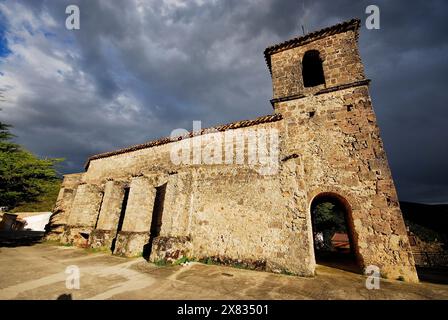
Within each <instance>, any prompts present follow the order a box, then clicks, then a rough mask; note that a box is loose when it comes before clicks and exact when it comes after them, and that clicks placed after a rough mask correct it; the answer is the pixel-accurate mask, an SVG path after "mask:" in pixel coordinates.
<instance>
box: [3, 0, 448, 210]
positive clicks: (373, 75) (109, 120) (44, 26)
mask: <svg viewBox="0 0 448 320" xmlns="http://www.w3.org/2000/svg"><path fill="white" fill-rule="evenodd" d="M69 4H77V5H78V6H79V8H80V11H81V25H80V27H81V28H80V30H67V29H66V28H65V20H66V18H67V14H66V13H65V9H66V7H67V5H69ZM369 4H376V5H378V6H379V8H380V10H381V25H380V26H381V29H380V30H367V29H366V27H365V25H364V21H365V19H366V17H367V15H366V14H365V8H366V6H367V5H369ZM447 14H448V2H446V1H443V0H440V1H412V2H411V1H353V0H339V1H336V0H333V1H310V0H305V1H303V0H295V1H292V0H291V1H280V0H277V1H274V0H260V1H255V0H248V1H243V0H230V1H217V0H213V1H206V0H196V1H183V0H165V1H161V0H160V1H155V0H154V1H151V0H149V1H143V0H142V1H140V0H133V1H126V2H125V1H119V0H116V1H111V0H107V1H106V0H105V1H100V0H88V1H75V0H70V1H59V0H58V1H56V0H53V1H38V0H29V1H24V0H22V1H17V0H13V1H9V0H6V1H0V108H1V109H2V111H0V119H1V121H3V122H7V123H10V124H12V125H13V126H14V130H13V132H14V133H15V134H16V135H17V136H18V137H17V139H16V140H17V142H19V143H21V144H23V145H24V146H26V147H27V148H28V149H29V150H31V151H33V152H34V153H36V154H38V155H39V156H41V157H64V158H65V159H66V161H65V163H64V165H63V167H62V168H61V171H62V172H63V173H69V172H78V171H82V170H83V168H82V165H83V163H84V161H85V160H86V158H87V157H88V156H89V155H92V154H96V153H100V152H104V151H110V150H114V149H117V148H120V147H124V146H128V145H132V144H136V143H142V142H145V141H147V140H151V139H154V138H158V137H161V136H168V135H169V134H170V132H171V130H172V129H174V128H186V129H188V130H191V129H192V128H191V126H192V121H193V120H201V121H202V123H203V126H213V125H217V124H223V123H226V122H231V121H235V120H240V119H250V118H254V117H257V116H260V115H265V114H269V113H271V112H272V108H271V106H270V104H269V99H270V98H271V95H272V88H271V79H270V76H269V72H268V70H267V68H266V65H265V62H264V58H263V50H264V49H265V48H266V47H267V46H269V45H272V44H275V43H278V42H281V41H284V40H287V39H289V38H292V37H295V36H298V35H301V25H302V24H304V25H305V27H306V29H307V30H308V31H314V30H317V29H320V28H322V27H326V26H329V25H332V24H335V23H338V22H341V21H343V20H347V19H350V18H353V17H359V18H361V19H362V21H363V24H362V25H363V27H362V30H361V38H360V50H361V56H362V58H363V61H364V64H365V67H366V74H367V76H368V77H369V78H370V79H372V84H371V94H372V99H373V103H374V108H375V112H376V114H377V116H378V121H379V126H380V128H381V131H382V136H383V140H384V143H385V146H386V151H387V154H388V157H389V162H390V164H391V167H392V172H393V175H394V178H395V182H396V184H397V188H398V192H399V196H400V199H401V200H408V201H421V202H428V203H436V202H448V165H447V164H448V106H447V102H446V101H448V90H447V88H446V87H447V86H446V84H447V80H446V79H447V75H448V35H447V33H446V28H447V24H446V21H447V19H446V17H447Z"/></svg>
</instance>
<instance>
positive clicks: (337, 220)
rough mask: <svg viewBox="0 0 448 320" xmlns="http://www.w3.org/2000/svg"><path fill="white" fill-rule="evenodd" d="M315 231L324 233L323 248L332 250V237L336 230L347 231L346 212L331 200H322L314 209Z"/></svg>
mask: <svg viewBox="0 0 448 320" xmlns="http://www.w3.org/2000/svg"><path fill="white" fill-rule="evenodd" d="M313 229H314V232H315V233H317V232H321V233H322V235H323V240H324V243H323V248H322V249H323V250H331V248H332V244H331V237H332V236H333V235H334V234H335V232H341V233H346V232H347V226H346V223H345V212H344V210H343V209H342V208H340V207H339V206H336V205H335V204H333V203H331V202H322V203H319V204H317V205H316V206H315V207H314V209H313Z"/></svg>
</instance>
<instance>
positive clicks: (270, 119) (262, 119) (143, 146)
mask: <svg viewBox="0 0 448 320" xmlns="http://www.w3.org/2000/svg"><path fill="white" fill-rule="evenodd" d="M281 119H283V117H282V115H281V114H278V113H276V114H271V115H267V116H262V117H258V118H256V119H253V120H241V121H237V122H232V123H228V124H224V125H220V126H217V127H212V128H206V129H202V130H201V131H198V132H193V131H192V132H188V133H187V134H185V135H182V136H178V137H176V138H171V137H165V138H160V139H157V140H152V141H148V142H145V143H142V144H137V145H134V146H130V147H127V148H123V149H119V150H115V151H111V152H105V153H100V154H97V155H94V156H91V157H90V158H89V159H87V162H86V164H85V165H84V167H85V169H86V170H87V169H88V167H89V163H90V161H92V160H96V159H101V158H107V157H111V156H115V155H118V154H122V153H128V152H133V151H136V150H140V149H146V148H151V147H155V146H160V145H163V144H167V143H170V142H174V141H180V140H183V139H188V138H191V137H194V136H199V135H204V134H207V133H213V132H216V131H227V130H232V129H238V128H245V127H250V126H254V125H257V124H262V123H267V122H275V121H279V120H281Z"/></svg>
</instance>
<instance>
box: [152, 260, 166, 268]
mask: <svg viewBox="0 0 448 320" xmlns="http://www.w3.org/2000/svg"><path fill="white" fill-rule="evenodd" d="M154 264H155V265H156V266H158V267H165V266H166V265H167V264H168V262H167V261H166V260H165V259H160V260H157V261H154Z"/></svg>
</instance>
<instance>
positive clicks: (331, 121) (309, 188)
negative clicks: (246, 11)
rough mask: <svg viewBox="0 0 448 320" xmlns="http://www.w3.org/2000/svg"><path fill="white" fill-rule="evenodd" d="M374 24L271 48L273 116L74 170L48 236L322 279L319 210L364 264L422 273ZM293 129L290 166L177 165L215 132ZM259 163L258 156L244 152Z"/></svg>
mask: <svg viewBox="0 0 448 320" xmlns="http://www.w3.org/2000/svg"><path fill="white" fill-rule="evenodd" d="M359 28H360V21H359V20H358V19H354V20H350V21H346V22H343V23H340V24H337V25H334V26H332V27H328V28H325V29H322V30H319V31H316V32H312V33H309V34H307V35H304V36H301V37H298V38H294V39H291V40H288V41H285V42H282V43H280V44H277V45H274V46H271V47H268V48H267V49H266V50H265V51H264V56H265V59H266V63H267V67H268V70H269V72H270V74H271V77H272V86H273V98H272V100H271V101H270V103H271V105H272V107H273V113H272V114H270V115H267V116H263V117H259V118H257V119H254V120H245V121H239V122H235V123H230V124H226V125H222V126H218V127H215V128H213V129H214V130H213V131H211V130H209V129H204V130H201V131H200V132H193V133H190V134H187V135H184V136H182V137H179V138H178V139H172V138H164V139H158V140H154V141H150V142H147V143H144V144H139V145H134V146H131V147H128V148H124V149H121V150H116V151H112V152H107V153H103V154H98V155H94V156H92V157H90V158H89V159H88V160H87V163H86V165H85V172H83V173H76V174H68V175H65V176H64V180H63V183H62V187H61V190H60V193H59V196H58V200H57V203H56V206H55V210H54V213H53V216H52V218H51V220H50V223H49V225H48V227H47V229H48V238H49V239H58V240H60V241H61V242H63V243H70V244H74V245H78V246H88V247H93V248H104V249H107V250H110V252H111V253H112V254H116V255H123V256H139V255H142V254H143V255H145V254H146V255H147V256H148V257H149V260H150V261H158V260H161V259H165V260H169V261H175V260H176V259H179V258H182V257H188V258H190V259H213V260H214V261H218V262H222V263H230V264H232V263H239V264H244V265H245V266H247V267H252V268H255V269H259V270H266V271H271V272H287V273H292V274H296V275H301V276H313V275H314V273H315V266H316V258H315V246H314V243H313V242H314V239H315V238H314V236H313V219H312V207H313V204H315V203H316V202H318V201H321V200H322V199H332V201H335V202H338V203H339V204H340V205H341V206H342V207H343V208H344V211H345V218H346V223H347V230H348V232H347V233H348V238H349V241H350V247H351V250H352V252H353V255H354V257H355V258H356V263H357V265H358V266H359V268H360V270H361V272H362V270H364V269H365V268H366V267H367V266H369V265H375V266H377V267H379V268H380V271H381V275H382V276H383V277H386V278H389V279H402V280H405V281H412V282H416V281H418V278H417V273H416V269H415V265H414V258H413V256H412V253H411V248H410V245H409V240H408V237H407V232H406V226H405V224H404V221H403V217H402V214H401V210H400V207H399V203H398V199H397V193H396V190H395V186H394V182H393V180H392V175H391V172H390V169H389V165H388V162H387V158H386V154H385V151H384V148H383V143H382V140H381V137H380V132H379V129H378V126H377V122H376V118H375V114H374V111H373V108H372V103H371V99H370V95H369V80H368V79H367V78H366V76H365V74H364V67H363V64H362V62H361V59H360V54H359V51H358V34H359ZM255 128H256V129H266V130H273V129H275V130H277V131H278V132H279V143H278V145H279V151H278V170H277V172H276V174H271V175H266V174H261V173H260V171H259V170H256V168H254V166H251V165H248V164H247V163H242V164H235V163H233V164H228V163H224V164H195V163H193V164H174V163H173V161H172V159H171V157H170V151H171V150H172V148H173V147H176V145H178V144H181V143H184V144H185V143H192V144H193V145H195V141H196V146H197V145H198V143H199V147H201V146H203V145H202V144H204V143H206V141H207V140H206V139H202V140H200V139H201V138H204V137H206V136H207V135H209V134H212V132H213V134H215V135H216V134H218V135H225V134H226V133H228V132H233V133H235V136H239V137H241V136H244V135H245V134H247V132H248V131H250V130H253V129H255ZM244 156H245V157H247V156H248V155H247V152H246V151H245V154H244Z"/></svg>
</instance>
